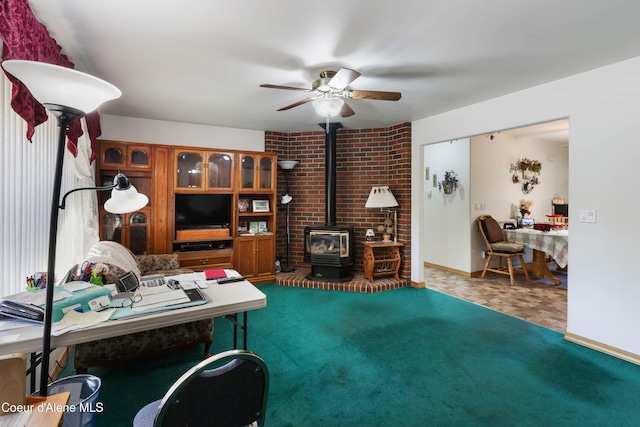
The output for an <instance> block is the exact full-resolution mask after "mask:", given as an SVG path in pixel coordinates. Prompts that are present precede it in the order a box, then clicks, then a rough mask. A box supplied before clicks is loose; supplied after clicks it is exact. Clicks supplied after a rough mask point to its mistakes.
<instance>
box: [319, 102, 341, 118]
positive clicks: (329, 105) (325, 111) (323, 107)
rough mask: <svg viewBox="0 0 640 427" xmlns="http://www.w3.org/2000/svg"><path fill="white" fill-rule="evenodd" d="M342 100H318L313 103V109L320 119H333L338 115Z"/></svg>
mask: <svg viewBox="0 0 640 427" xmlns="http://www.w3.org/2000/svg"><path fill="white" fill-rule="evenodd" d="M343 105H344V100H342V99H340V98H320V99H316V100H315V101H313V108H315V110H316V113H318V114H319V115H321V116H322V117H333V116H337V115H338V114H340V110H342V106H343Z"/></svg>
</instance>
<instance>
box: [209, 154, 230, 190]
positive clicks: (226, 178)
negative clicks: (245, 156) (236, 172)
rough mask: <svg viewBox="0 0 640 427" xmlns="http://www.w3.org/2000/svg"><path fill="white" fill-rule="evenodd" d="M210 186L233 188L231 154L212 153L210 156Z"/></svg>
mask: <svg viewBox="0 0 640 427" xmlns="http://www.w3.org/2000/svg"><path fill="white" fill-rule="evenodd" d="M208 173H209V180H208V187H209V188H231V156H229V155H228V154H211V155H210V156H209V171H208Z"/></svg>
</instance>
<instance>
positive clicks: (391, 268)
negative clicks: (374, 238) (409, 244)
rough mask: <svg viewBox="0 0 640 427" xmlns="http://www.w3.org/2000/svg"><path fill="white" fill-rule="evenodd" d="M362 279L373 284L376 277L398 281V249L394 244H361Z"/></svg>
mask: <svg viewBox="0 0 640 427" xmlns="http://www.w3.org/2000/svg"><path fill="white" fill-rule="evenodd" d="M362 244H363V245H364V278H365V279H369V281H370V282H371V283H373V281H374V279H375V278H376V277H382V276H394V277H395V278H396V279H397V280H400V277H399V276H398V271H400V247H402V246H404V245H403V244H402V243H395V242H389V243H386V242H363V243H362Z"/></svg>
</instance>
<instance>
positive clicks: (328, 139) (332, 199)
mask: <svg viewBox="0 0 640 427" xmlns="http://www.w3.org/2000/svg"><path fill="white" fill-rule="evenodd" d="M321 126H323V127H325V129H326V125H321ZM341 127H342V124H341V123H329V129H327V132H325V156H326V159H325V180H326V192H325V201H324V206H325V209H326V212H325V225H336V198H337V195H336V168H337V167H336V131H337V130H338V129H340V128H341Z"/></svg>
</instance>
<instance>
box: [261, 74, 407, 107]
mask: <svg viewBox="0 0 640 427" xmlns="http://www.w3.org/2000/svg"><path fill="white" fill-rule="evenodd" d="M358 77H360V73H359V72H357V71H354V70H350V69H349V68H340V69H339V70H338V72H335V71H322V72H321V73H320V78H319V79H318V80H316V81H314V82H313V84H312V86H311V89H305V88H299V87H292V86H280V85H272V84H261V85H260V87H266V88H271V89H286V90H299V91H303V92H308V93H312V94H313V96H311V97H309V98H306V99H303V100H302V101H298V102H294V103H293V104H291V105H287V106H286V107H282V108H280V109H278V111H284V110H289V109H291V108H293V107H297V106H299V105H302V104H306V103H307V102H311V101H313V106H314V108H315V109H316V112H317V113H318V114H320V115H321V116H325V117H331V116H336V115H338V114H340V115H341V116H342V117H349V116H353V115H354V114H355V112H354V111H353V109H351V107H350V106H349V104H347V103H346V102H344V99H345V98H346V99H373V100H382V101H397V100H399V99H400V97H401V94H400V92H382V91H376V90H351V89H347V86H348V85H349V84H350V83H351V82H353V81H354V80H355V79H357V78H358Z"/></svg>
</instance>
